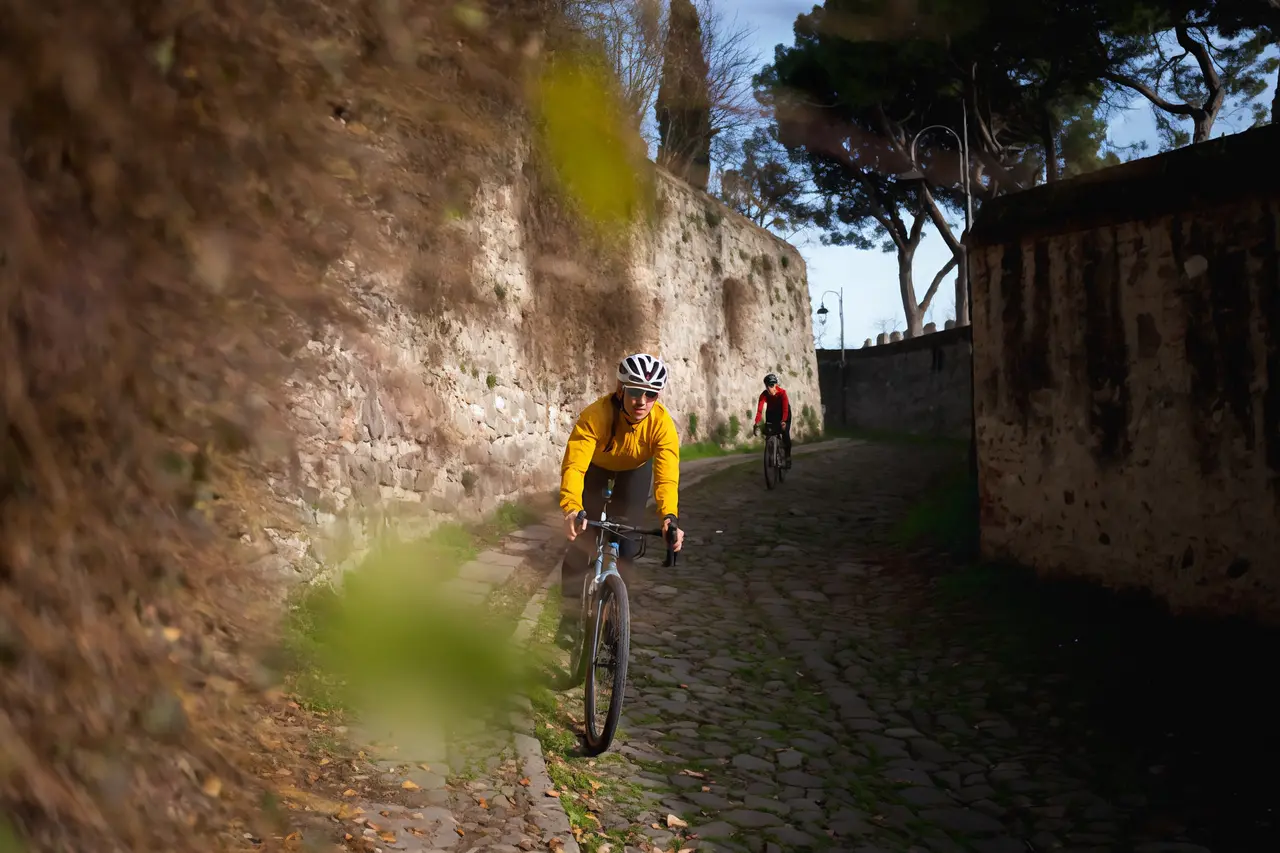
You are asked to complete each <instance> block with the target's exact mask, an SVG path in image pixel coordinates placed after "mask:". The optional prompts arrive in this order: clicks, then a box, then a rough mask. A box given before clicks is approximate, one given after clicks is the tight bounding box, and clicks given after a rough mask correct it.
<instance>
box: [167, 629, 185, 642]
mask: <svg viewBox="0 0 1280 853" xmlns="http://www.w3.org/2000/svg"><path fill="white" fill-rule="evenodd" d="M164 638H165V639H166V640H168V641H169V642H171V643H176V642H178V640H179V639H181V638H182V631H180V630H178V629H177V628H174V627H166V628H165V629H164Z"/></svg>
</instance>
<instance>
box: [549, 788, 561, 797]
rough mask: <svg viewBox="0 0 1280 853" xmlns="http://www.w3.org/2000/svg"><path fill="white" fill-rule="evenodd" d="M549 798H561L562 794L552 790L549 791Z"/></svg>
mask: <svg viewBox="0 0 1280 853" xmlns="http://www.w3.org/2000/svg"><path fill="white" fill-rule="evenodd" d="M547 796H548V797H559V796H560V792H559V791H557V790H556V789H555V788H552V789H551V790H550V791H547Z"/></svg>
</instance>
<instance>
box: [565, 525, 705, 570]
mask: <svg viewBox="0 0 1280 853" xmlns="http://www.w3.org/2000/svg"><path fill="white" fill-rule="evenodd" d="M578 518H579V520H581V521H585V522H587V527H594V528H596V529H597V530H603V531H605V532H607V533H616V534H618V535H619V536H624V537H625V536H629V535H630V534H632V533H639V534H641V535H643V536H656V537H658V538H659V539H665V540H666V542H667V558H666V559H665V560H663V561H662V567H663V568H664V569H669V568H671V567H672V566H674V565H675V564H676V562H677V561H678V560H679V559H680V554H679V552H677V551H676V550H674V548H673V547H672V546H674V545H675V542H676V526H675V525H674V524H672V525H671V526H670V527H669V528H667V532H666V533H665V534H664V533H663V532H662V528H660V527H659V528H656V529H653V530H642V529H641V528H639V527H632V526H631V525H629V524H619V523H618V522H616V521H592V520H590V519H588V518H587V514H586V512H585V511H583V512H579V513H578Z"/></svg>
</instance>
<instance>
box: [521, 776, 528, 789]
mask: <svg viewBox="0 0 1280 853" xmlns="http://www.w3.org/2000/svg"><path fill="white" fill-rule="evenodd" d="M520 785H521V786H522V787H525V788H527V787H529V780H528V779H527V778H525V779H521V780H520Z"/></svg>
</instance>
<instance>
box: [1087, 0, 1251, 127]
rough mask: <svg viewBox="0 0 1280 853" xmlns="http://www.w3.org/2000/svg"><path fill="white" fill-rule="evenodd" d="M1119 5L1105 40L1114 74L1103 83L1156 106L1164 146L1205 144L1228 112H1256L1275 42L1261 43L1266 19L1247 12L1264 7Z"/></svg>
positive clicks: (1205, 0) (1199, 0)
mask: <svg viewBox="0 0 1280 853" xmlns="http://www.w3.org/2000/svg"><path fill="white" fill-rule="evenodd" d="M1241 4H1245V5H1243V6H1242V5H1241ZM1118 5H1119V7H1120V10H1119V11H1118V12H1115V20H1114V22H1113V27H1114V28H1113V30H1112V33H1111V35H1110V36H1109V37H1108V38H1106V39H1105V40H1104V41H1105V43H1106V45H1107V47H1108V49H1109V51H1110V54H1111V57H1112V59H1113V62H1114V65H1115V67H1114V69H1113V70H1109V71H1107V72H1106V73H1104V74H1103V78H1104V79H1105V80H1107V81H1109V82H1111V83H1114V84H1116V85H1118V86H1121V87H1124V88H1126V89H1129V90H1131V91H1133V92H1136V93H1137V94H1139V95H1141V96H1142V97H1144V98H1146V99H1147V101H1148V102H1150V104H1151V106H1152V107H1153V108H1154V115H1155V118H1156V125H1157V127H1158V129H1159V131H1160V133H1161V136H1162V138H1163V143H1164V147H1166V148H1173V147H1177V146H1179V145H1185V144H1187V142H1205V141H1207V140H1208V139H1209V137H1210V135H1211V134H1212V132H1213V126H1214V123H1215V122H1216V121H1217V120H1218V117H1219V116H1220V115H1221V113H1222V110H1223V109H1224V107H1228V106H1230V105H1232V104H1234V105H1235V106H1238V107H1242V108H1245V109H1250V108H1252V107H1253V106H1255V102H1256V100H1257V97H1258V96H1259V95H1260V94H1262V92H1263V91H1264V90H1265V89H1266V82H1265V80H1264V79H1263V76H1262V75H1263V73H1265V71H1266V69H1267V62H1266V61H1265V59H1264V57H1263V53H1264V51H1265V50H1266V48H1267V47H1268V46H1270V44H1271V41H1270V40H1269V39H1267V38H1266V37H1261V38H1260V37H1258V31H1257V27H1258V22H1259V19H1260V17H1261V16H1260V14H1258V15H1255V14H1253V13H1252V12H1251V11H1245V10H1249V9H1251V8H1256V9H1257V10H1259V11H1260V10H1262V9H1263V8H1266V7H1265V6H1264V4H1263V2H1262V0H1233V1H1232V2H1224V3H1219V2H1215V0H1190V2H1187V1H1186V0H1184V2H1174V3H1162V4H1161V5H1160V6H1159V7H1149V6H1147V5H1145V4H1143V3H1140V2H1139V3H1133V4H1130V3H1127V2H1126V3H1120V4H1118ZM1246 22H1248V23H1246ZM1259 117H1260V116H1259ZM1178 121H1190V122H1191V131H1190V133H1188V132H1187V131H1185V130H1182V129H1180V128H1179V127H1178V126H1177V124H1176V122H1178Z"/></svg>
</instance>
